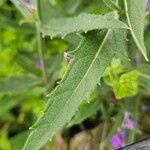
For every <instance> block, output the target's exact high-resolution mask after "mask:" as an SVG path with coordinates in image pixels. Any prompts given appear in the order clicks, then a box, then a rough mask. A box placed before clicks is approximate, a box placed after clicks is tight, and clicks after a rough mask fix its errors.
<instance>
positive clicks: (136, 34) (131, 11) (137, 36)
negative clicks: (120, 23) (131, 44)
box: [124, 0, 148, 61]
mask: <svg viewBox="0 0 150 150" xmlns="http://www.w3.org/2000/svg"><path fill="white" fill-rule="evenodd" d="M124 3H125V9H126V15H127V20H128V24H129V26H130V29H131V34H132V36H133V39H134V41H135V43H136V45H137V47H138V48H139V50H140V51H141V53H142V54H143V56H144V57H145V59H146V60H147V61H148V58H147V52H146V48H145V44H144V36H143V33H144V19H145V14H146V10H145V6H146V3H147V0H137V1H135V0H124ZM137 12H138V15H137Z"/></svg>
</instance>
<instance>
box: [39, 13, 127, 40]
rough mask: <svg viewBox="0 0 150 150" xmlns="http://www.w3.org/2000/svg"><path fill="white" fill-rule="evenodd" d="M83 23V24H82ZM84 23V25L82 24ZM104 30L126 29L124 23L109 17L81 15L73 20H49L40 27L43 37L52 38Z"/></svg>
mask: <svg viewBox="0 0 150 150" xmlns="http://www.w3.org/2000/svg"><path fill="white" fill-rule="evenodd" d="M82 22H83V23H82ZM84 23H85V24H84ZM105 28H107V29H108V28H128V27H127V26H126V25H125V24H124V23H122V22H120V21H118V20H116V19H115V18H114V19H113V17H112V16H111V15H110V16H109V15H106V16H101V15H90V14H82V15H79V16H77V17H74V18H60V19H50V20H48V21H47V22H46V23H45V24H44V25H42V27H41V32H42V33H43V36H46V35H49V36H51V38H54V37H55V36H57V35H60V36H61V37H65V36H66V35H67V34H69V33H73V32H81V31H82V32H85V33H87V32H88V31H90V30H94V29H99V30H100V29H105Z"/></svg>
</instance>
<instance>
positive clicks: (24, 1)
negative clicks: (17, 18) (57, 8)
mask: <svg viewBox="0 0 150 150" xmlns="http://www.w3.org/2000/svg"><path fill="white" fill-rule="evenodd" d="M19 2H20V3H22V4H23V5H24V6H25V7H27V8H28V9H29V10H31V11H34V10H35V7H34V5H33V4H32V3H30V2H29V1H28V0H19Z"/></svg>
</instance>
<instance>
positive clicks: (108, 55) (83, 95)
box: [24, 30, 125, 150]
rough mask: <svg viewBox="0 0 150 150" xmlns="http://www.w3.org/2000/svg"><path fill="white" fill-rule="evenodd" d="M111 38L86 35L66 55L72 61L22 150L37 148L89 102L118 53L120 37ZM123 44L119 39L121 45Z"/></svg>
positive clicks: (106, 35)
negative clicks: (83, 103)
mask: <svg viewBox="0 0 150 150" xmlns="http://www.w3.org/2000/svg"><path fill="white" fill-rule="evenodd" d="M102 33H103V32H101V34H102ZM103 34H104V33H103ZM111 34H116V32H112V31H111V30H109V31H108V32H107V33H106V34H104V35H101V36H100V38H99V36H97V34H90V35H86V36H85V37H83V39H82V42H81V43H80V45H79V46H78V48H77V49H76V50H75V51H73V52H71V53H70V56H72V60H71V63H70V65H69V68H68V71H67V72H66V74H65V76H64V78H63V79H62V81H61V83H60V85H59V86H57V88H56V89H55V90H54V91H53V92H52V93H51V94H50V98H49V100H48V102H47V105H46V108H45V110H44V114H43V115H42V116H41V117H40V118H39V119H38V120H37V122H36V123H35V124H34V125H33V127H32V129H33V131H32V132H31V134H30V135H29V137H28V139H27V141H26V144H25V146H24V150H32V149H34V150H36V149H39V148H41V147H42V146H43V145H44V144H45V143H46V141H47V140H48V139H51V138H52V136H53V135H54V134H55V133H56V132H57V131H58V130H60V129H61V128H62V127H63V126H64V125H66V123H68V122H69V121H70V120H71V118H72V117H73V115H74V114H75V112H76V110H77V109H78V108H79V106H80V104H81V103H82V101H83V100H85V99H88V98H89V96H90V93H91V91H92V90H93V89H94V88H95V86H96V84H97V83H99V81H100V78H101V77H102V74H103V72H104V70H105V69H106V67H108V66H109V64H110V63H111V60H112V58H113V57H114V56H115V54H116V53H117V51H118V49H117V48H118V47H117V45H118V44H117V41H120V40H117V39H122V35H121V36H120V34H118V36H115V38H113V37H114V36H110V35H111ZM116 38H117V39H116ZM100 39H101V40H100ZM124 42H125V40H124V39H123V40H122V45H124ZM120 48H121V47H119V49H120Z"/></svg>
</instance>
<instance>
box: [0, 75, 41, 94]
mask: <svg viewBox="0 0 150 150" xmlns="http://www.w3.org/2000/svg"><path fill="white" fill-rule="evenodd" d="M38 84H39V82H38V81H37V80H34V79H32V78H29V77H26V76H21V77H10V78H1V79H0V92H3V93H16V92H21V91H24V90H27V89H29V88H31V87H34V86H37V85H38Z"/></svg>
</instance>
